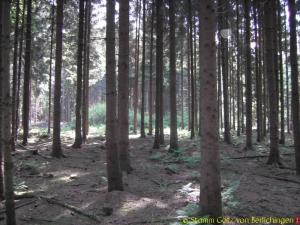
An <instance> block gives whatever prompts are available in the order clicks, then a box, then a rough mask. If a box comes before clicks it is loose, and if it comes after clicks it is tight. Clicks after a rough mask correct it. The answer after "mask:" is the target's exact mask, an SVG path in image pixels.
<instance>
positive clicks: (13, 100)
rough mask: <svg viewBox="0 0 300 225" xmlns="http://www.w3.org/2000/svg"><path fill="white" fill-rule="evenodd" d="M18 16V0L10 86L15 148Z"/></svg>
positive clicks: (12, 134)
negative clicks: (11, 84) (11, 85)
mask: <svg viewBox="0 0 300 225" xmlns="http://www.w3.org/2000/svg"><path fill="white" fill-rule="evenodd" d="M19 18H20V0H17V1H16V20H15V37H14V55H13V79H12V83H13V87H12V110H11V111H12V117H11V118H12V121H11V136H12V140H13V142H12V145H13V146H12V149H13V151H14V149H15V142H16V127H17V125H16V111H17V110H16V106H17V104H16V102H17V88H18V83H17V82H18V74H17V72H18V68H17V66H18V41H19Z"/></svg>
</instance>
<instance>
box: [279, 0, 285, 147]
mask: <svg viewBox="0 0 300 225" xmlns="http://www.w3.org/2000/svg"><path fill="white" fill-rule="evenodd" d="M277 5H278V6H277V7H278V10H277V13H278V51H279V90H280V93H279V94H280V95H279V96H280V139H279V143H280V144H285V133H284V87H283V86H284V81H283V59H282V28H281V25H282V24H281V4H280V0H277Z"/></svg>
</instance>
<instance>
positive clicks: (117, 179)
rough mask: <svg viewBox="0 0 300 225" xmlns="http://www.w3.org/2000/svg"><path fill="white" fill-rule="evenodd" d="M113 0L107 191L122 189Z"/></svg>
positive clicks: (109, 3) (109, 20)
mask: <svg viewBox="0 0 300 225" xmlns="http://www.w3.org/2000/svg"><path fill="white" fill-rule="evenodd" d="M115 4H116V2H115V0H110V1H107V4H106V13H107V15H106V163H107V164H106V168H107V180H108V191H109V192H110V191H117V190H118V191H123V181H122V172H121V168H120V161H119V150H118V129H117V104H116V103H117V94H116V58H115Z"/></svg>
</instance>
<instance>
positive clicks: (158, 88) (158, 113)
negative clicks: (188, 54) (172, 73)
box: [153, 0, 163, 149]
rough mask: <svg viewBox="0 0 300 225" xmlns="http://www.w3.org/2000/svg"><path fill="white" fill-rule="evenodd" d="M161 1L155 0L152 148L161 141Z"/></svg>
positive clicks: (157, 146)
mask: <svg viewBox="0 0 300 225" xmlns="http://www.w3.org/2000/svg"><path fill="white" fill-rule="evenodd" d="M162 10H163V1H162V0H156V96H155V136H154V145H153V148H154V149H158V148H159V147H160V145H161V144H163V143H162V141H163V140H162V139H161V135H163V134H161V132H162V130H161V119H162V118H161V117H162V110H161V108H162V107H163V104H162V103H163V102H162V95H163V92H162V91H163V88H162V86H163V84H162V81H163V15H162Z"/></svg>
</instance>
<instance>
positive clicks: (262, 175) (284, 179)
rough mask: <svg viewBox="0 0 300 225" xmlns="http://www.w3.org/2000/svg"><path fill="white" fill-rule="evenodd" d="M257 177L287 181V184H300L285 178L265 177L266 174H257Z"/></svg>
mask: <svg viewBox="0 0 300 225" xmlns="http://www.w3.org/2000/svg"><path fill="white" fill-rule="evenodd" d="M257 175H258V176H261V177H266V178H270V179H276V180H281V181H286V182H290V183H295V184H300V181H296V180H291V179H288V178H284V177H278V176H269V175H264V174H257Z"/></svg>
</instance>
